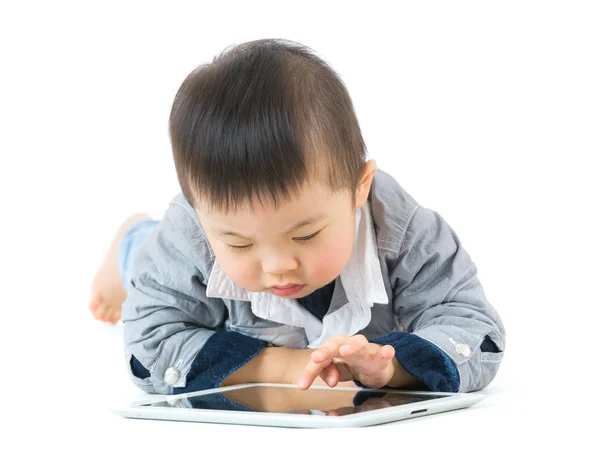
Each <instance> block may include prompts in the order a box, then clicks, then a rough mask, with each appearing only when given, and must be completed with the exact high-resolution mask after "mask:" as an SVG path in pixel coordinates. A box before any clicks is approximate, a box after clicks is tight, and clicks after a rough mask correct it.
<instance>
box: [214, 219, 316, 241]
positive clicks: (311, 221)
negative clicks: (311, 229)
mask: <svg viewBox="0 0 600 452" xmlns="http://www.w3.org/2000/svg"><path fill="white" fill-rule="evenodd" d="M324 219H325V216H323V215H315V216H314V217H310V218H307V219H306V220H302V221H301V222H299V223H297V224H296V225H295V226H293V227H291V228H290V229H288V230H287V231H286V232H285V234H284V235H287V234H291V233H292V232H294V231H297V230H298V229H300V228H303V227H304V226H309V225H311V224H315V223H319V222H321V221H323V220H324ZM215 232H216V233H217V234H218V236H219V237H224V236H226V235H231V236H234V237H239V238H241V239H247V238H249V237H245V236H243V235H242V234H239V233H237V232H234V231H225V230H221V229H215Z"/></svg>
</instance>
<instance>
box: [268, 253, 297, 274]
mask: <svg viewBox="0 0 600 452" xmlns="http://www.w3.org/2000/svg"><path fill="white" fill-rule="evenodd" d="M262 269H263V272H265V273H268V274H270V275H283V274H285V273H287V272H290V271H293V270H296V269H298V261H297V260H296V259H295V257H294V256H292V255H290V254H288V253H282V252H273V253H270V254H269V255H267V256H265V257H264V258H263V260H262Z"/></svg>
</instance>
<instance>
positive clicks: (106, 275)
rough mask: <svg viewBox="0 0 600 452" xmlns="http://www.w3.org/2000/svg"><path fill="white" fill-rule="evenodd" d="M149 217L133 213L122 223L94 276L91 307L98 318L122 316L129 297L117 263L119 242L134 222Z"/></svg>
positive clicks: (114, 318)
mask: <svg viewBox="0 0 600 452" xmlns="http://www.w3.org/2000/svg"><path fill="white" fill-rule="evenodd" d="M147 218H150V217H149V216H148V215H144V214H137V215H132V216H131V217H129V218H127V219H126V220H125V221H124V222H123V224H121V226H120V227H119V229H118V231H117V233H116V235H115V237H114V238H113V240H112V242H111V244H110V248H109V249H108V252H107V254H106V257H105V258H104V261H103V262H102V265H101V266H100V268H99V269H98V272H97V273H96V275H95V276H94V280H93V283H92V299H91V301H90V305H89V308H90V312H91V313H92V314H93V315H94V317H95V318H96V319H97V320H102V321H105V322H110V323H116V322H117V321H118V320H119V319H120V318H121V305H122V304H123V302H124V301H125V299H126V298H127V292H126V290H125V287H124V286H123V282H122V280H121V275H120V273H119V266H118V264H117V250H118V247H119V242H120V240H121V238H122V237H123V235H124V234H125V233H126V232H127V230H128V229H129V228H130V227H131V226H132V225H133V224H134V223H136V222H137V221H140V220H143V219H147Z"/></svg>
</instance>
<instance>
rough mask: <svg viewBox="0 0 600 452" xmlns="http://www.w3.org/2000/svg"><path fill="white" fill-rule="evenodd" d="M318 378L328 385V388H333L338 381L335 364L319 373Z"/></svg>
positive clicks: (338, 375) (338, 374)
mask: <svg viewBox="0 0 600 452" xmlns="http://www.w3.org/2000/svg"><path fill="white" fill-rule="evenodd" d="M319 376H320V377H321V378H322V379H323V381H325V383H327V384H328V385H329V387H331V388H333V387H334V386H336V385H337V384H338V383H339V381H340V372H339V371H338V368H337V367H336V366H335V364H333V363H331V364H329V365H328V366H327V367H326V368H325V369H323V370H322V371H321V373H320V374H319Z"/></svg>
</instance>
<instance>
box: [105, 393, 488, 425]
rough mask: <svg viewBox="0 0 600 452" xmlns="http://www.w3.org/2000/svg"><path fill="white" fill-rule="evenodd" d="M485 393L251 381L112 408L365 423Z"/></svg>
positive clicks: (174, 416)
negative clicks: (302, 389)
mask: <svg viewBox="0 0 600 452" xmlns="http://www.w3.org/2000/svg"><path fill="white" fill-rule="evenodd" d="M482 399H483V395H482V394H473V393H469V394H463V393H460V394H455V393H447V392H425V391H399V390H383V389H360V388H328V387H321V386H318V387H312V388H310V389H308V390H306V391H301V390H299V389H298V388H297V387H296V386H294V385H284V384H246V385H237V386H227V387H224V388H218V389H211V390H207V391H198V392H190V393H187V394H180V395H172V396H163V397H162V398H159V399H155V400H152V401H147V402H136V403H134V404H132V405H131V406H128V407H125V408H112V409H111V411H112V412H114V413H116V414H119V415H121V416H124V417H129V418H141V419H160V420H167V421H190V422H211V423H218V424H245V425H266V426H279V427H306V428H323V427H362V426H368V425H376V424H383V423H386V422H394V421H399V420H402V419H409V418H413V417H419V416H426V415H429V414H435V413H441V412H444V411H450V410H456V409H460V408H466V407H468V406H471V405H473V404H475V403H477V402H479V401H480V400H482Z"/></svg>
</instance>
